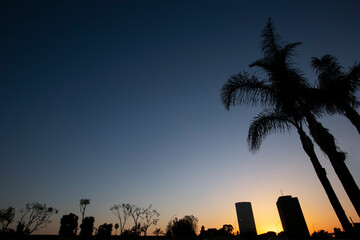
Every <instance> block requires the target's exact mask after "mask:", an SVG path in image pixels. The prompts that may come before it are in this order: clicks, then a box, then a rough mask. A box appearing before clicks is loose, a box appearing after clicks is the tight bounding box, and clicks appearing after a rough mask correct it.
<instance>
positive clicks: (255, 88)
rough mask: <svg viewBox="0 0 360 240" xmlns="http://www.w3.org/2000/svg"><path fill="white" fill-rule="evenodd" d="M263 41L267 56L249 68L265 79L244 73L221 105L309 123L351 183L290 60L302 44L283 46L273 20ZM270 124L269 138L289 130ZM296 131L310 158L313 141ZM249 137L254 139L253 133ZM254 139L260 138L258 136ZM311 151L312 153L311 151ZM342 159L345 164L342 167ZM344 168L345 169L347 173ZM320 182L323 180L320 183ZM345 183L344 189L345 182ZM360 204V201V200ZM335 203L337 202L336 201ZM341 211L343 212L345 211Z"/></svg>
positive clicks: (233, 82)
mask: <svg viewBox="0 0 360 240" xmlns="http://www.w3.org/2000/svg"><path fill="white" fill-rule="evenodd" d="M262 37H263V41H262V44H261V48H262V51H263V53H264V57H263V58H262V59H260V60H257V61H255V62H254V63H252V64H250V67H257V68H260V69H261V70H263V71H264V73H265V77H264V78H263V79H260V77H258V76H254V75H249V74H248V73H246V72H242V73H239V74H237V75H234V76H232V77H231V78H230V79H229V80H228V81H227V83H226V84H224V86H223V88H222V94H221V96H222V102H223V103H224V105H225V107H226V108H227V109H229V108H230V106H234V105H237V104H246V105H249V104H251V105H259V104H260V105H263V106H265V107H271V109H270V110H265V111H264V112H263V113H262V115H263V116H261V115H260V116H259V117H260V118H263V117H264V116H266V115H268V113H267V112H279V113H280V115H281V118H284V116H285V118H286V121H288V120H289V118H290V120H292V121H293V122H294V123H295V127H296V126H300V127H301V126H302V122H303V121H304V120H306V121H307V123H308V126H309V130H310V133H311V135H312V136H313V138H314V140H315V141H316V143H317V144H318V145H319V146H320V148H321V149H322V150H323V151H324V152H325V153H326V154H327V156H328V157H329V159H330V161H331V162H332V163H336V166H335V165H334V164H333V166H334V168H337V170H336V171H339V169H340V170H341V171H343V173H342V174H338V176H339V178H342V179H343V180H344V178H346V180H349V179H348V178H349V177H350V178H351V179H352V176H351V174H350V172H349V171H348V169H347V167H346V166H345V165H344V164H342V163H343V160H344V157H345V155H344V154H343V153H342V152H341V151H338V148H337V146H336V145H335V141H334V138H333V136H332V135H331V134H330V133H329V132H328V130H327V129H325V128H324V127H323V126H322V125H321V124H320V123H319V122H318V121H317V120H316V119H315V117H314V114H321V109H320V108H317V107H313V105H314V104H313V100H312V98H311V97H309V96H310V95H311V93H312V92H311V90H310V87H309V85H308V83H307V82H306V80H305V79H304V77H303V75H302V73H301V72H300V71H299V70H298V69H295V68H294V67H293V66H292V59H291V57H292V55H293V51H294V48H295V47H296V46H298V45H299V44H301V43H300V42H297V43H290V44H286V45H285V46H281V44H280V40H279V38H280V37H279V35H278V34H277V33H276V32H275V30H274V27H273V25H272V22H271V20H269V22H268V24H267V25H266V27H265V28H264V30H263V32H262ZM314 106H316V105H314ZM270 124H275V125H267V126H268V128H265V129H264V131H263V133H264V132H265V133H266V134H268V133H271V131H274V130H275V129H276V130H279V129H280V130H281V131H283V130H284V129H285V130H286V129H288V128H289V122H288V123H287V124H286V125H285V128H284V125H276V124H278V121H270ZM297 129H298V132H299V134H300V137H301V136H303V138H301V140H302V143H303V147H304V150H305V151H306V152H307V154H309V151H307V150H306V149H308V150H309V149H310V148H312V146H310V145H312V143H311V144H307V145H304V141H303V140H306V141H305V143H310V142H311V141H310V142H309V141H308V137H307V136H305V135H304V131H303V130H302V127H301V128H297ZM260 132H261V131H260ZM266 134H264V135H262V136H261V137H265V136H266ZM249 136H251V134H250V133H249ZM248 139H249V138H248ZM254 139H259V138H258V137H257V136H255V137H254ZM260 139H261V138H260ZM255 143H256V141H255ZM254 146H255V147H254V148H253V149H255V150H256V145H254ZM309 146H310V147H309ZM305 147H306V149H305ZM310 151H312V150H311V149H310ZM315 157H316V155H314V154H313V153H311V156H310V158H311V160H312V163H313V165H314V161H315V162H316V161H317V157H316V158H315ZM341 159H342V163H340V160H341ZM317 165H318V164H317ZM314 167H315V166H314ZM318 167H320V166H318ZM344 167H345V168H346V169H344ZM315 170H316V169H315ZM346 170H347V171H346ZM316 171H317V174H318V177H319V178H320V171H319V170H316ZM321 175H322V179H323V180H324V181H327V182H328V180H327V179H325V176H326V173H322V174H321ZM340 175H341V176H340ZM344 176H345V177H344ZM320 181H322V180H321V179H320ZM342 182H343V185H344V186H345V185H346V184H345V183H344V182H345V181H342ZM348 182H350V183H349V185H347V186H350V188H351V187H354V186H353V184H352V183H351V181H350V180H349V181H348ZM322 183H323V182H322ZM323 186H324V184H323ZM329 186H330V185H329ZM355 186H356V184H355ZM356 188H357V186H356ZM357 189H358V188H357ZM326 191H327V190H326ZM329 191H331V190H329ZM332 191H333V190H332ZM355 191H356V189H355ZM327 193H328V191H327ZM333 196H336V195H333ZM349 196H350V195H349ZM328 197H329V199H330V198H332V196H329V194H328ZM358 200H360V198H359V199H358ZM333 201H334V202H335V201H337V202H338V200H337V198H336V199H334V200H333ZM333 207H334V205H333ZM334 210H335V207H334ZM341 210H342V211H343V209H341ZM341 210H338V211H337V210H335V211H336V212H337V214H338V213H341ZM338 217H339V215H338ZM346 221H348V220H345V219H343V220H342V223H345V222H346ZM345 225H346V224H345ZM343 226H344V225H343Z"/></svg>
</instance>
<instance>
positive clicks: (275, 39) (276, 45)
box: [261, 18, 280, 55]
mask: <svg viewBox="0 0 360 240" xmlns="http://www.w3.org/2000/svg"><path fill="white" fill-rule="evenodd" d="M261 36H262V38H263V40H262V42H261V50H262V52H263V53H264V54H265V55H272V54H273V53H275V52H277V51H278V50H279V49H280V36H279V34H277V33H276V31H275V27H274V25H273V23H272V21H271V18H269V20H268V22H267V24H266V26H265V28H264V29H263V31H262V34H261Z"/></svg>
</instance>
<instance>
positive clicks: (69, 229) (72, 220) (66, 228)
mask: <svg viewBox="0 0 360 240" xmlns="http://www.w3.org/2000/svg"><path fill="white" fill-rule="evenodd" d="M78 220H79V217H78V216H76V215H75V214H73V213H70V214H68V215H64V216H62V218H61V220H60V230H59V235H60V236H64V237H70V236H75V235H76V232H77V230H78Z"/></svg>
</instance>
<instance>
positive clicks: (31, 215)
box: [16, 202, 58, 234]
mask: <svg viewBox="0 0 360 240" xmlns="http://www.w3.org/2000/svg"><path fill="white" fill-rule="evenodd" d="M57 213H58V210H57V209H55V208H53V207H46V204H40V203H36V202H35V203H28V204H26V206H25V209H21V214H22V216H21V218H20V221H19V222H18V226H17V230H16V231H17V232H18V233H23V234H31V233H33V232H34V231H36V230H39V229H40V228H45V227H46V226H47V224H48V223H51V221H50V218H51V217H52V216H53V215H54V214H57Z"/></svg>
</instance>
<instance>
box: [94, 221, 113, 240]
mask: <svg viewBox="0 0 360 240" xmlns="http://www.w3.org/2000/svg"><path fill="white" fill-rule="evenodd" d="M112 227H113V225H112V224H106V223H104V224H103V225H100V226H99V228H98V234H97V235H98V237H99V238H100V239H110V237H111V231H112Z"/></svg>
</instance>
